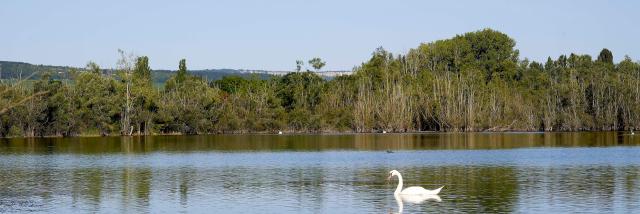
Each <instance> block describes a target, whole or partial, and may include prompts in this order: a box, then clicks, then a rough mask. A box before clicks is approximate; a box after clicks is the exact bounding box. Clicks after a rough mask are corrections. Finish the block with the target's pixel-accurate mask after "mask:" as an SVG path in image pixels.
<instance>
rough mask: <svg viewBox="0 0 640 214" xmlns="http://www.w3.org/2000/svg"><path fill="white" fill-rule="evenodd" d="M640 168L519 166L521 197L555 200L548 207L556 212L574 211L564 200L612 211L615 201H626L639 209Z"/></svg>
mask: <svg viewBox="0 0 640 214" xmlns="http://www.w3.org/2000/svg"><path fill="white" fill-rule="evenodd" d="M639 172H640V168H638V167H636V166H627V167H612V166H595V167H566V168H523V169H520V173H519V174H520V177H521V181H520V182H521V188H520V189H521V191H522V192H523V193H522V194H521V201H523V202H522V203H523V204H524V205H525V206H526V205H529V203H526V202H529V201H536V202H537V203H544V204H552V205H553V204H555V205H558V206H556V207H551V208H547V210H550V211H554V212H571V210H573V209H571V208H567V207H561V206H560V205H562V204H583V205H597V206H585V207H589V208H591V209H595V210H583V211H585V212H605V213H607V212H613V211H621V210H615V207H616V204H626V205H627V206H634V205H633V204H635V206H636V207H633V208H632V207H626V209H628V211H632V210H636V209H638V208H640V207H638V205H639V204H638V203H637V202H638V201H640V195H639V194H640V192H638V186H637V184H638V182H639V181H640V177H639Z"/></svg>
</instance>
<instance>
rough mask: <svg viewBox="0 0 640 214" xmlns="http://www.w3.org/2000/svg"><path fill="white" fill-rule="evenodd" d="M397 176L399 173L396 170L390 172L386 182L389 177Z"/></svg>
mask: <svg viewBox="0 0 640 214" xmlns="http://www.w3.org/2000/svg"><path fill="white" fill-rule="evenodd" d="M398 175H400V172H398V170H391V171H390V172H389V177H388V178H387V180H389V179H391V177H393V176H398Z"/></svg>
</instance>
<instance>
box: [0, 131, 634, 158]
mask: <svg viewBox="0 0 640 214" xmlns="http://www.w3.org/2000/svg"><path fill="white" fill-rule="evenodd" d="M2 142H4V143H0V151H3V152H13V153H81V154H104V153H147V152H154V151H165V152H172V151H177V152H185V151H212V150H213V151H321V150H382V151H384V150H416V149H506V148H522V147H539V146H547V147H553V146H561V147H578V146H615V145H620V144H622V145H640V137H631V136H628V135H620V134H619V133H616V132H563V133H421V134H348V135H198V136H145V137H140V136H138V137H78V138H37V139H23V138H15V139H2Z"/></svg>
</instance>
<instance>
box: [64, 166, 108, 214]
mask: <svg viewBox="0 0 640 214" xmlns="http://www.w3.org/2000/svg"><path fill="white" fill-rule="evenodd" d="M71 174H72V176H73V178H72V179H71V181H72V182H73V183H72V184H71V186H72V187H71V191H72V192H71V196H72V198H73V203H74V205H75V204H88V205H90V206H93V207H92V210H93V211H99V208H100V202H101V199H102V189H103V183H104V175H103V170H102V169H98V168H89V169H74V170H73V172H72V173H71Z"/></svg>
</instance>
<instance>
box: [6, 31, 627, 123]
mask: <svg viewBox="0 0 640 214" xmlns="http://www.w3.org/2000/svg"><path fill="white" fill-rule="evenodd" d="M514 47H515V42H514V40H513V39H511V38H509V37H508V36H507V35H505V34H503V33H500V32H497V31H494V30H490V29H486V30H482V31H477V32H471V33H466V34H464V35H458V36H456V37H454V38H451V39H447V40H439V41H435V42H432V43H425V44H422V45H420V46H419V47H417V48H415V49H412V50H410V51H409V52H408V53H407V54H406V55H393V54H391V53H389V52H387V51H385V50H384V49H382V48H378V49H377V50H376V51H375V52H374V53H373V54H372V57H371V59H370V60H369V61H367V62H365V63H363V64H362V65H360V66H358V67H356V68H354V74H353V75H345V76H340V77H337V78H334V79H332V80H325V79H323V78H321V77H320V76H318V75H316V74H315V73H313V72H309V71H307V72H303V71H302V66H304V62H303V61H297V62H296V64H297V66H296V71H295V72H292V73H289V74H287V75H284V76H276V77H272V78H270V79H263V78H258V77H253V78H243V77H234V76H228V77H224V78H222V79H220V80H215V81H211V82H207V81H206V80H204V79H202V78H200V77H197V76H194V75H192V74H190V72H189V71H188V70H187V66H186V61H185V60H182V61H180V62H179V66H178V67H179V69H178V71H177V72H175V73H174V74H173V75H172V76H171V77H170V78H169V79H168V80H167V81H166V82H165V84H164V87H163V88H161V89H158V88H154V87H153V84H152V81H151V80H152V73H151V69H150V68H149V65H148V62H149V61H148V60H149V59H148V58H147V57H144V56H142V57H132V56H127V55H125V54H122V59H121V60H120V61H119V62H118V68H117V74H116V75H115V77H114V76H106V75H104V74H103V73H102V72H100V71H101V69H100V68H98V67H97V66H96V65H95V64H91V63H90V64H89V65H88V67H87V69H85V71H81V72H77V73H76V74H74V76H73V77H71V78H72V80H73V81H71V83H69V82H61V81H58V80H54V79H51V78H49V77H48V76H47V75H43V76H42V78H41V79H40V80H38V81H36V82H35V83H34V84H33V85H32V86H24V85H23V84H20V83H19V82H18V83H11V84H3V85H2V86H1V87H2V88H0V93H1V94H0V96H1V97H0V98H1V102H0V105H1V106H0V108H1V109H2V110H1V112H0V113H1V115H0V134H1V135H2V136H42V135H62V136H68V135H79V134H102V135H113V134H122V135H131V134H134V135H135V134H168V133H182V134H202V133H232V132H272V131H277V130H284V131H295V132H326V131H338V132H375V131H383V130H384V131H388V132H410V131H425V130H433V131H507V130H521V131H579V130H630V129H637V128H638V127H640V92H639V91H638V90H639V89H640V63H638V62H633V61H632V60H631V59H630V58H629V57H625V59H624V60H622V61H621V62H619V63H617V64H615V63H614V62H613V55H612V53H611V52H610V51H609V50H607V49H603V50H602V51H601V52H600V54H599V55H598V56H597V57H596V59H595V60H594V59H592V57H591V56H589V55H577V54H571V55H569V56H566V55H561V56H560V57H558V59H555V60H553V59H551V58H549V59H548V60H547V61H546V62H544V63H540V62H535V61H529V60H527V59H523V60H521V59H519V53H518V50H516V49H514ZM308 63H309V65H311V66H312V67H313V68H314V69H315V70H320V69H321V68H322V67H323V66H324V62H322V61H321V60H320V59H318V58H314V59H312V60H309V61H308Z"/></svg>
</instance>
